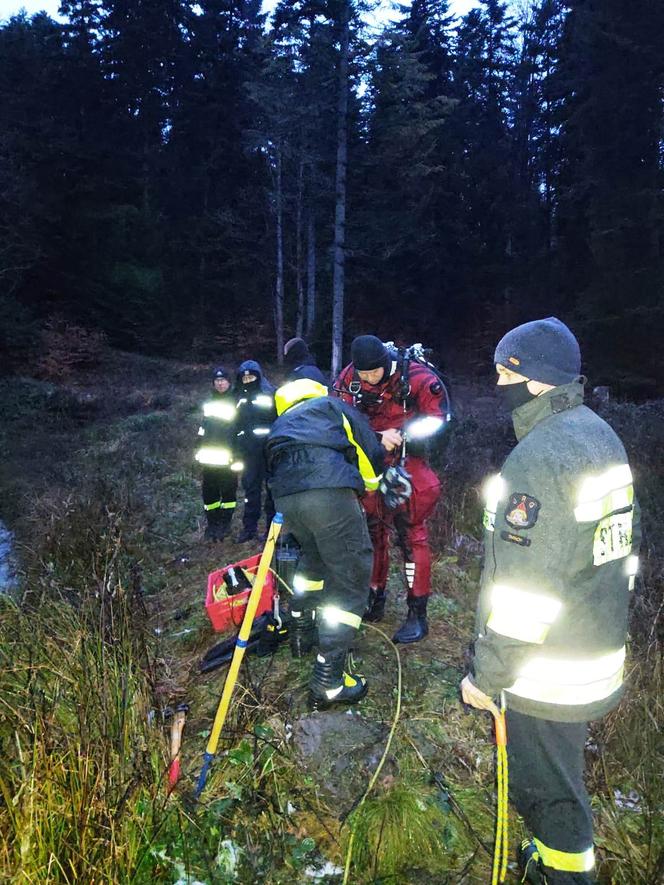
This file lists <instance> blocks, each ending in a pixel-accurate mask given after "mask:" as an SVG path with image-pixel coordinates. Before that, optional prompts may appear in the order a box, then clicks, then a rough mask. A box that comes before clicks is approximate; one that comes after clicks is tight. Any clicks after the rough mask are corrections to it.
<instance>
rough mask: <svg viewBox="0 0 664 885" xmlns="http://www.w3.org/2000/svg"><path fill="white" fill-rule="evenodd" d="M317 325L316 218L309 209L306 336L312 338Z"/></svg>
mask: <svg viewBox="0 0 664 885" xmlns="http://www.w3.org/2000/svg"><path fill="white" fill-rule="evenodd" d="M315 327H316V220H315V217H314V210H313V209H311V208H310V209H309V217H308V219H307V323H306V336H307V338H311V336H312V335H313V332H314V328H315Z"/></svg>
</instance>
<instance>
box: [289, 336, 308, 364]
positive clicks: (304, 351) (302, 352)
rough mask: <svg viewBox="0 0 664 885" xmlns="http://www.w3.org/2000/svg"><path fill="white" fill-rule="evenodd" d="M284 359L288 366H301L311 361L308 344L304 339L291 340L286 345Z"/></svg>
mask: <svg viewBox="0 0 664 885" xmlns="http://www.w3.org/2000/svg"><path fill="white" fill-rule="evenodd" d="M284 357H285V358H286V365H288V366H301V365H302V364H303V363H305V362H306V361H307V360H311V353H310V352H309V347H308V346H307V342H306V341H305V340H304V339H303V338H290V339H289V340H288V341H287V342H286V343H285V344H284Z"/></svg>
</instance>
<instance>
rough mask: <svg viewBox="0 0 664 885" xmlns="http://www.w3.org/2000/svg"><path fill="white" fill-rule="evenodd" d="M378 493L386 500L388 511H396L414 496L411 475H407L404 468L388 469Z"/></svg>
mask: <svg viewBox="0 0 664 885" xmlns="http://www.w3.org/2000/svg"><path fill="white" fill-rule="evenodd" d="M378 491H379V492H380V493H381V495H382V496H383V498H384V499H385V504H386V506H387V507H388V509H389V510H396V508H397V507H399V506H400V505H401V504H405V503H406V501H407V500H408V499H409V498H410V496H411V495H412V494H413V484H412V482H411V476H410V473H406V471H405V470H404V469H403V467H388V468H387V470H386V471H385V473H383V476H382V478H381V481H380V484H379V486H378Z"/></svg>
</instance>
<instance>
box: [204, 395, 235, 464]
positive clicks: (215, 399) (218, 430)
mask: <svg viewBox="0 0 664 885" xmlns="http://www.w3.org/2000/svg"><path fill="white" fill-rule="evenodd" d="M236 417H237V412H236V408H235V395H234V393H233V391H232V390H227V391H226V393H219V392H218V391H217V390H214V389H213V391H212V393H211V394H210V397H209V399H208V400H207V401H206V402H205V403H203V417H202V419H201V424H200V427H199V428H198V436H199V444H200V445H199V447H198V449H197V450H196V455H195V458H196V460H197V461H199V462H200V463H201V464H204V465H207V466H220V465H218V464H217V465H215V464H214V463H212V464H210V461H212V462H214V461H216V460H218V459H217V458H215V454H216V453H217V451H218V452H219V455H220V456H221V453H222V452H227V453H228V455H229V459H230V460H229V462H228V463H229V465H230V463H231V461H234V460H235V452H234V448H235V449H237V444H236V438H235V435H236V433H237V428H236V426H235V422H236ZM207 452H210V453H211V457H208V456H207V454H206V453H207ZM221 466H223V465H221Z"/></svg>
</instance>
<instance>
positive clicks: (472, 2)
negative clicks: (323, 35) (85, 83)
mask: <svg viewBox="0 0 664 885" xmlns="http://www.w3.org/2000/svg"><path fill="white" fill-rule="evenodd" d="M274 5H276V3H275V2H271V0H265V6H266V7H268V8H270V7H272V6H274ZM391 5H392V4H391V2H389V0H387V2H385V0H384V2H383V3H382V7H384V9H385V12H386V13H387V12H388V11H389V9H390V6H391ZM59 6H60V0H23V2H21V0H0V20H3V19H7V18H9V17H10V16H12V15H15V14H16V13H17V12H19V11H20V10H21V9H25V10H26V12H27V13H28V14H29V15H32V14H33V13H35V12H39V11H40V10H45V11H46V12H48V13H49V15H52V16H57V13H58V8H59ZM473 6H477V0H451V2H450V10H451V12H453V13H455V14H456V15H464V14H465V13H466V12H468V10H469V9H470V8H471V7H473ZM385 17H386V18H388V17H389V16H388V15H385Z"/></svg>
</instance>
